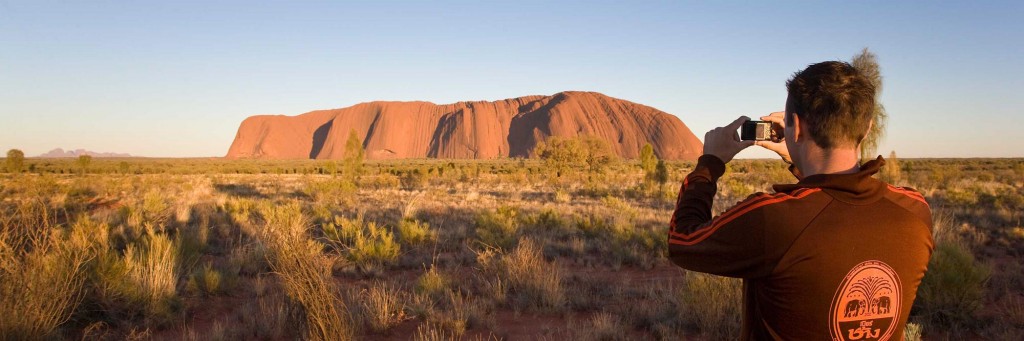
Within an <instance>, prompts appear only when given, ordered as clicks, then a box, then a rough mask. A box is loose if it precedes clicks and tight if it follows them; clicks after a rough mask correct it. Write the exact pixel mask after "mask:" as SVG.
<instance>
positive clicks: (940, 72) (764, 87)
mask: <svg viewBox="0 0 1024 341" xmlns="http://www.w3.org/2000/svg"><path fill="white" fill-rule="evenodd" d="M1022 4H1024V2H1021V1H1007V2H975V1H965V2H962V3H949V4H939V3H923V2H914V3H910V2H898V1H844V2H833V3H826V2H819V1H806V2H787V3H783V4H776V3H771V4H768V3H767V2H766V3H765V4H761V3H755V4H738V3H732V2H713V3H712V2H708V3H704V2H701V3H684V2H639V1H615V2H611V1H609V2H604V1H580V2H557V3H555V2H546V1H543V2H541V1H538V2H533V1H515V2H511V1H510V2H490V1H483V2H479V1H466V2H443V3H430V4H428V3H427V2H425V1H415V2H397V1H396V2H392V1H378V2H370V1H366V2H354V3H342V2H340V1H338V2H290V1H275V2H269V3H262V4H256V3H251V2H248V1H240V2H225V1H164V2H155V1H154V2H148V1H131V2H129V1H124V2H118V1H95V2H49V1H5V0H0V149H2V150H7V149H8V148H20V149H22V150H24V151H25V153H26V155H29V156H35V155H38V154H41V153H43V152H46V151H48V150H50V149H52V148H56V147H62V148H65V149H69V148H85V149H89V150H93V151H104V152H123V153H131V154H133V155H141V156H174V157H179V156H222V155H224V154H225V153H226V152H227V149H228V146H229V145H230V144H231V141H232V139H233V138H234V136H235V132H236V130H237V128H238V124H239V123H240V122H241V121H242V119H244V118H245V117H247V116H250V115H254V114H288V115H295V114H300V113H303V112H307V111H311V110H315V109H327V108H341V107H347V106H350V105H353V104H356V103H360V102H367V101H373V100H427V101H432V102H435V103H449V102H455V101H461V100H496V99H503V98H509V97H517V96H523V95H533V94H539V95H547V94H553V93H556V92H559V91H563V90H587V91H598V92H602V93H605V94H607V95H610V96H613V97H618V98H622V99H627V100H630V101H634V102H638V103H642V104H647V105H650V106H653V107H655V108H658V109H661V110H664V111H666V112H669V113H671V114H674V115H676V116H679V117H680V118H681V119H682V120H683V122H685V123H686V124H687V125H688V126H689V127H690V129H692V130H693V131H694V133H695V134H696V135H697V136H698V137H699V138H703V136H704V132H705V131H707V130H708V129H711V128H713V127H716V126H719V125H722V124H725V123H727V122H730V121H731V120H733V119H734V118H735V117H737V116H739V115H749V116H756V115H760V114H764V113H768V112H771V111H776V110H781V109H782V106H783V102H784V100H785V87H784V82H785V80H786V79H787V78H788V77H789V76H790V75H791V74H792V73H793V72H794V71H797V70H799V69H802V68H803V67H805V66H806V65H808V64H810V63H814V62H819V61H823V60H835V59H839V60H849V59H850V57H851V56H853V55H854V54H855V53H857V52H858V51H859V50H860V49H861V48H863V47H869V48H871V49H872V50H873V51H874V52H876V53H877V54H878V56H879V60H880V62H881V65H882V67H883V75H884V76H885V88H884V92H883V96H882V101H883V103H884V104H885V105H886V107H887V108H888V111H889V113H890V116H891V119H890V122H889V131H888V137H887V138H886V140H885V141H884V142H883V144H882V146H881V148H880V152H883V153H886V154H887V153H888V152H889V151H890V150H896V152H897V154H899V155H900V156H906V157H987V156H1000V157H1002V156H1012V157H1024V142H1021V141H1022V137H1021V136H1022V135H1024V123H1021V121H1022V120H1024V65H1022V62H1024V5H1022ZM769 156H771V154H769V153H766V152H764V151H760V150H755V148H751V149H750V150H748V151H744V152H743V153H742V154H740V156H739V157H769Z"/></svg>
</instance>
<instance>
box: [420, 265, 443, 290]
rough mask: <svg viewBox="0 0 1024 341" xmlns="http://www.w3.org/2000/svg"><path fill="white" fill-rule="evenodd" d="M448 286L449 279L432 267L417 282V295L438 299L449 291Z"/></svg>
mask: <svg viewBox="0 0 1024 341" xmlns="http://www.w3.org/2000/svg"><path fill="white" fill-rule="evenodd" d="M448 285H449V280H448V277H447V276H445V275H444V274H442V273H441V272H439V271H437V268H436V267H432V268H430V270H428V271H427V272H424V273H423V275H420V277H419V278H418V279H417V280H416V293H419V294H424V295H427V296H431V297H436V296H438V295H440V294H441V293H444V292H445V291H447V290H448Z"/></svg>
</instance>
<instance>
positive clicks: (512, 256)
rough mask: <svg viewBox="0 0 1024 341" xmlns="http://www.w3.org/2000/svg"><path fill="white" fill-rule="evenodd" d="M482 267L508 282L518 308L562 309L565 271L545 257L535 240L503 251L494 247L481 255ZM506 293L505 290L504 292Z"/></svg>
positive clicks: (522, 242) (521, 242) (526, 241)
mask: <svg viewBox="0 0 1024 341" xmlns="http://www.w3.org/2000/svg"><path fill="white" fill-rule="evenodd" d="M478 261H479V262H480V265H481V267H483V270H484V271H485V272H486V273H488V274H490V275H492V276H497V277H499V278H504V280H502V281H507V283H508V286H507V287H503V288H506V290H508V293H509V294H511V295H510V298H512V303H513V304H514V305H515V307H517V308H541V309H550V310H559V309H561V308H562V307H564V305H565V291H564V289H563V288H562V274H561V271H560V270H559V269H558V266H557V265H556V264H553V263H549V262H548V261H546V260H544V255H543V254H542V253H541V249H540V247H539V246H537V244H536V242H534V241H533V240H531V239H524V240H522V241H520V242H519V246H517V247H516V248H515V249H514V250H512V251H511V252H509V253H507V254H502V253H501V252H497V251H494V250H493V249H492V250H487V251H483V252H481V253H480V254H479V256H478ZM501 294H503V293H501Z"/></svg>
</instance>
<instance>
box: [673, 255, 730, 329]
mask: <svg viewBox="0 0 1024 341" xmlns="http://www.w3.org/2000/svg"><path fill="white" fill-rule="evenodd" d="M741 290H742V285H741V281H740V280H739V279H736V278H728V277H721V276H715V275H708V274H704V273H700V272H687V273H686V283H685V285H683V287H682V292H681V293H680V294H681V295H682V301H683V302H685V303H686V304H685V306H684V307H683V308H682V309H681V312H682V316H681V318H682V319H683V320H684V321H692V322H693V323H695V324H696V326H697V328H698V329H700V331H701V332H702V333H703V334H704V335H707V336H709V337H710V338H712V339H721V340H724V339H735V338H736V337H737V336H738V335H739V330H740V315H741V310H740V309H741V307H740V303H741V301H742V299H743V293H742V291H741Z"/></svg>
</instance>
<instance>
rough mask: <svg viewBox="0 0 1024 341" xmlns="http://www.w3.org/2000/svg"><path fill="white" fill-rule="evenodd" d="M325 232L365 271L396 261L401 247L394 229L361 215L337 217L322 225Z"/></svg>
mask: <svg viewBox="0 0 1024 341" xmlns="http://www.w3.org/2000/svg"><path fill="white" fill-rule="evenodd" d="M323 232H324V235H325V237H326V239H327V242H328V244H330V245H333V246H334V247H335V248H336V249H337V250H338V251H339V252H343V253H344V254H345V256H346V258H347V259H348V260H349V261H351V262H353V263H354V264H355V265H356V266H357V267H359V268H360V269H361V270H362V271H364V272H372V271H375V270H376V269H379V268H380V267H382V266H384V265H388V264H391V263H393V262H394V261H395V260H397V259H398V255H399V252H400V251H401V246H400V245H399V244H398V241H396V239H395V236H394V234H392V233H391V231H388V229H387V228H386V227H384V226H378V225H377V223H375V222H372V221H371V222H367V221H364V220H363V218H362V217H356V218H353V219H347V218H343V217H335V222H334V223H329V224H325V225H324V226H323Z"/></svg>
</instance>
